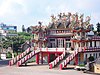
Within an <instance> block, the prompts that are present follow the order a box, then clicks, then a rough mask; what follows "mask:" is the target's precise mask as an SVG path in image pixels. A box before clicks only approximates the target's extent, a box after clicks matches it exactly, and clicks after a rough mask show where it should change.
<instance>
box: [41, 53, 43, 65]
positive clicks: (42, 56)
mask: <svg viewBox="0 0 100 75" xmlns="http://www.w3.org/2000/svg"><path fill="white" fill-rule="evenodd" d="M41 64H43V52H41Z"/></svg>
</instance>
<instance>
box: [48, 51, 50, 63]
mask: <svg viewBox="0 0 100 75" xmlns="http://www.w3.org/2000/svg"><path fill="white" fill-rule="evenodd" d="M49 63H50V53H48V64H49Z"/></svg>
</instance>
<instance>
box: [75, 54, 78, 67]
mask: <svg viewBox="0 0 100 75" xmlns="http://www.w3.org/2000/svg"><path fill="white" fill-rule="evenodd" d="M75 65H78V54H77V55H76V56H75Z"/></svg>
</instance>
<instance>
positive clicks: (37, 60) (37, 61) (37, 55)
mask: <svg viewBox="0 0 100 75" xmlns="http://www.w3.org/2000/svg"><path fill="white" fill-rule="evenodd" d="M36 63H37V64H39V53H38V54H36Z"/></svg>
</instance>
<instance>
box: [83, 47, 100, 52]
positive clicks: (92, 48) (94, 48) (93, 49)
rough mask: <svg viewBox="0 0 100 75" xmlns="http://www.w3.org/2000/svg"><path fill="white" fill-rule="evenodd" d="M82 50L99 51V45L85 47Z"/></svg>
mask: <svg viewBox="0 0 100 75" xmlns="http://www.w3.org/2000/svg"><path fill="white" fill-rule="evenodd" d="M84 51H100V46H99V47H85V48H84Z"/></svg>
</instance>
